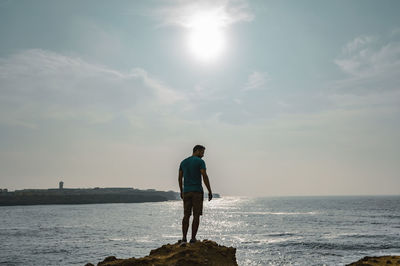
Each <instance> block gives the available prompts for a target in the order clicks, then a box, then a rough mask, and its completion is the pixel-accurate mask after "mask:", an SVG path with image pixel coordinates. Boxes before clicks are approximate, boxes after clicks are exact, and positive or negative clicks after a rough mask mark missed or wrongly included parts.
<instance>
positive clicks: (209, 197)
mask: <svg viewBox="0 0 400 266" xmlns="http://www.w3.org/2000/svg"><path fill="white" fill-rule="evenodd" d="M210 200H212V193H208V201H210Z"/></svg>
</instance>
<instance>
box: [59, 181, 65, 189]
mask: <svg viewBox="0 0 400 266" xmlns="http://www.w3.org/2000/svg"><path fill="white" fill-rule="evenodd" d="M63 188H64V182H63V181H60V183H59V184H58V189H63Z"/></svg>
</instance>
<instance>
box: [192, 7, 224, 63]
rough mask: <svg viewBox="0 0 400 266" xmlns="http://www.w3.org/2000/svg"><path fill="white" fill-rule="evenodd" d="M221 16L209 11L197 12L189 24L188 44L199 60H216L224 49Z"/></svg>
mask: <svg viewBox="0 0 400 266" xmlns="http://www.w3.org/2000/svg"><path fill="white" fill-rule="evenodd" d="M222 26H223V25H222V23H221V18H219V17H218V16H217V15H216V14H214V13H212V12H210V13H207V12H202V13H197V14H195V15H194V16H193V17H192V20H191V23H190V25H189V30H190V32H189V36H188V46H189V51H190V52H191V54H192V55H193V56H194V57H195V58H196V59H197V60H199V61H202V62H210V61H214V60H216V59H217V58H218V57H219V56H221V55H222V53H223V52H224V50H225V48H226V47H225V46H226V42H225V36H224V32H223V31H222V28H223V27H222Z"/></svg>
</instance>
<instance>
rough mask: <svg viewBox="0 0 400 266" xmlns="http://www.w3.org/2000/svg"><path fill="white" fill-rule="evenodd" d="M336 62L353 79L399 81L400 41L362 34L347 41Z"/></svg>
mask: <svg viewBox="0 0 400 266" xmlns="http://www.w3.org/2000/svg"><path fill="white" fill-rule="evenodd" d="M334 62H335V63H336V64H337V65H338V66H339V67H340V69H341V70H342V71H343V72H344V73H346V74H348V75H349V77H350V78H351V79H353V80H364V81H365V80H367V79H368V80H371V79H373V80H375V81H378V80H379V81H383V80H390V81H391V82H396V83H397V82H399V79H400V42H398V41H396V40H393V41H392V40H389V41H387V42H383V40H382V38H377V37H374V36H360V37H357V38H355V39H354V40H352V41H350V42H349V43H347V44H346V45H345V46H344V47H343V53H342V55H341V56H340V57H339V58H337V59H335V61H334ZM397 85H399V84H398V83H397ZM397 87H398V88H397V89H400V88H399V86H397Z"/></svg>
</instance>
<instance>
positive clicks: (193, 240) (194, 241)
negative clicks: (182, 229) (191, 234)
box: [189, 238, 197, 244]
mask: <svg viewBox="0 0 400 266" xmlns="http://www.w3.org/2000/svg"><path fill="white" fill-rule="evenodd" d="M196 242H197V240H196V238H194V239H193V238H192V239H190V242H189V243H190V244H193V243H196Z"/></svg>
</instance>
